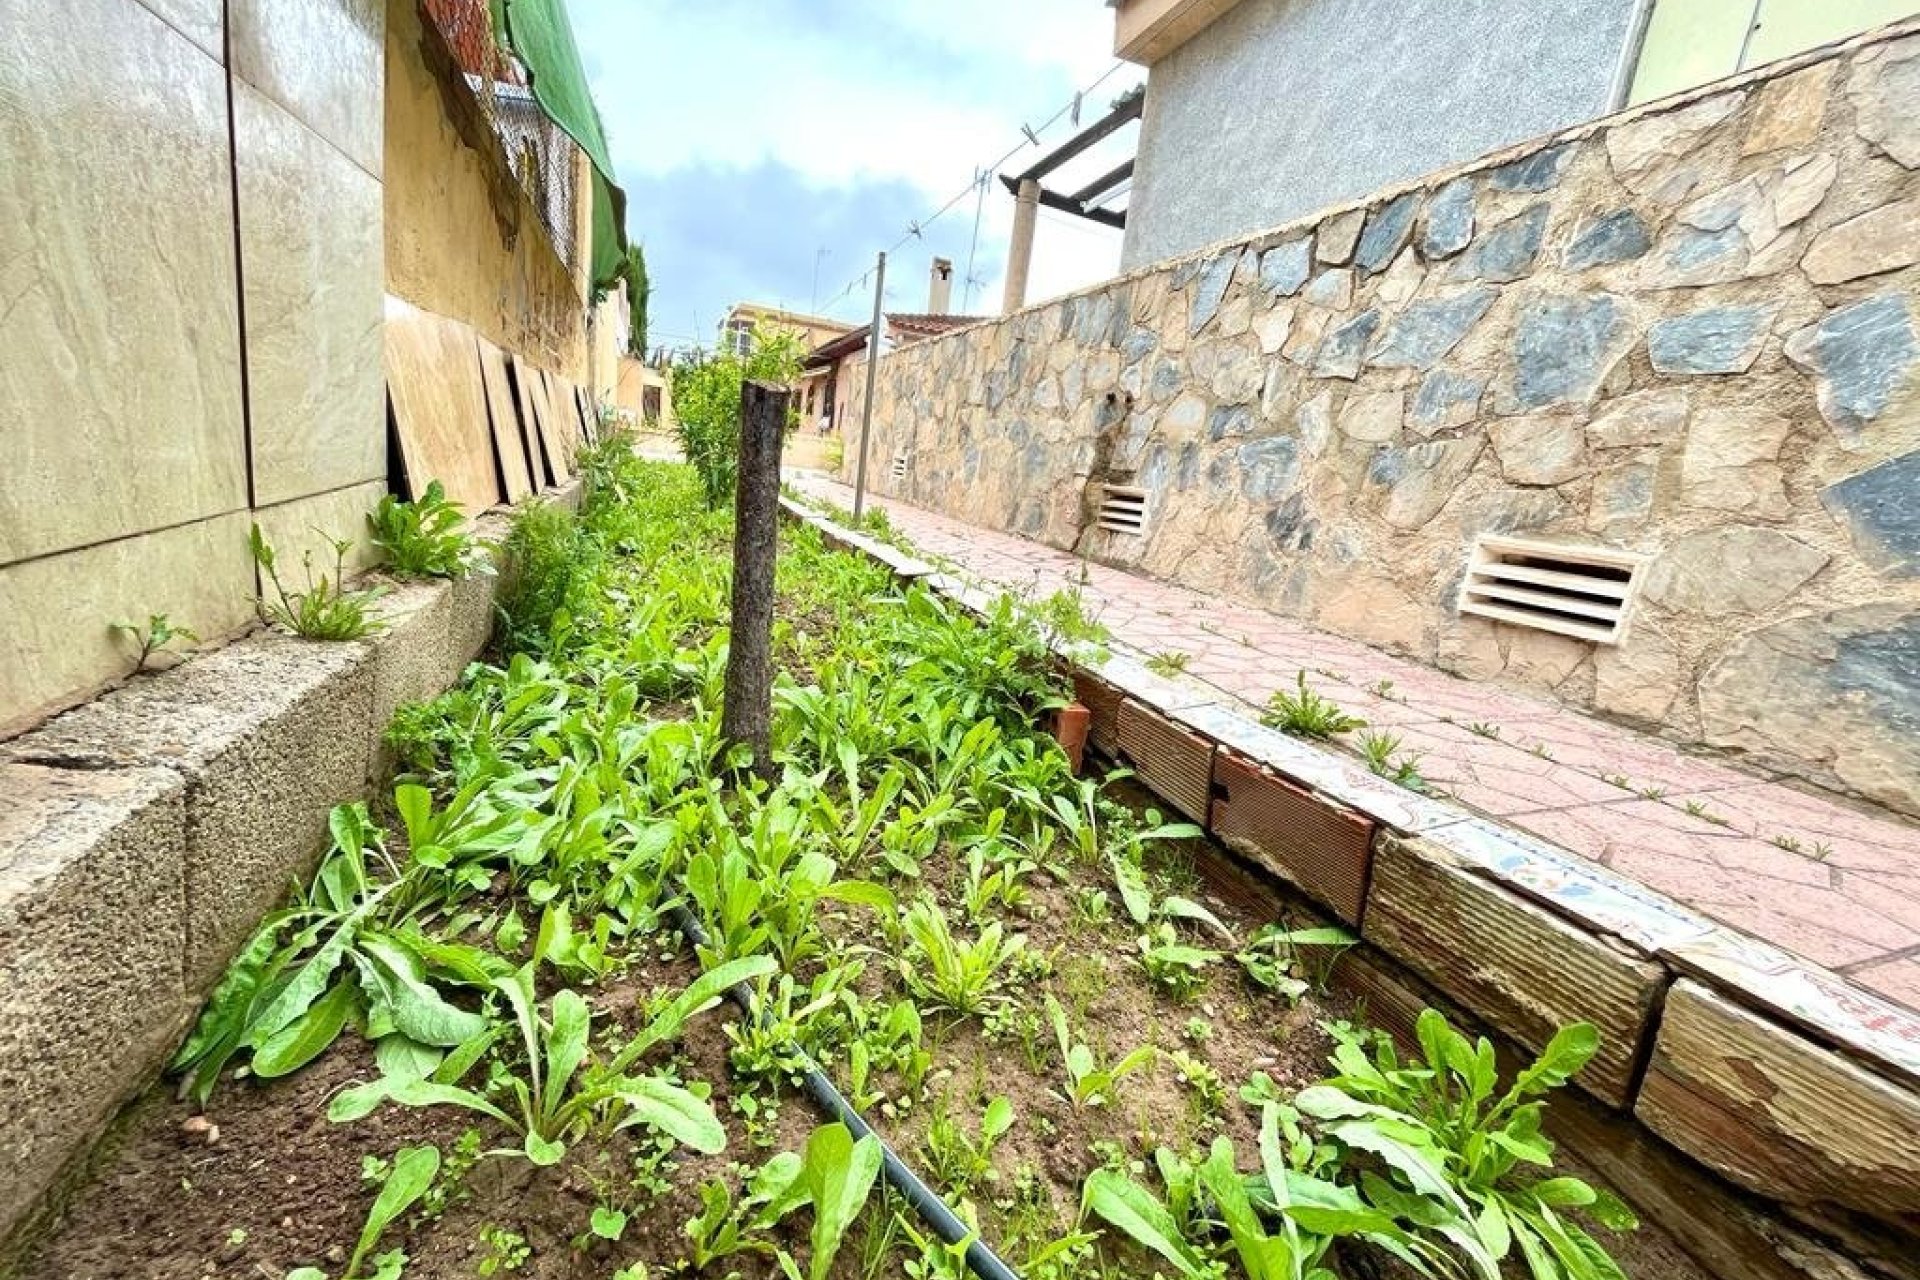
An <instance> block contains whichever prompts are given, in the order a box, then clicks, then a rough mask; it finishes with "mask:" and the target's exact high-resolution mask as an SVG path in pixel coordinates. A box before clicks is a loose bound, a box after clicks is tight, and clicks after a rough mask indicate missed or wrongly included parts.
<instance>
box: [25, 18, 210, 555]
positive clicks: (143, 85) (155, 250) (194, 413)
mask: <svg viewBox="0 0 1920 1280" xmlns="http://www.w3.org/2000/svg"><path fill="white" fill-rule="evenodd" d="M0 30H5V31H6V32H7V38H6V39H5V40H4V41H0V84H4V85H6V86H7V88H6V95H5V98H4V105H0V155H4V156H5V157H6V159H5V162H4V164H0V298H4V299H5V308H4V309H5V311H6V315H7V318H6V322H5V325H6V327H5V341H4V348H3V349H0V351H3V353H0V415H4V416H5V419H6V421H5V425H4V432H3V434H4V435H5V438H6V440H7V461H6V482H5V485H4V489H0V564H7V563H11V562H13V561H16V560H21V559H24V558H27V557H30V556H41V555H47V554H49V553H51V552H56V551H63V550H68V549H71V548H75V547H84V546H88V545H91V544H93V543H98V542H102V541H105V540H107V539H110V538H123V537H126V536H128V535H130V534H134V533H137V532H139V531H141V530H143V529H153V528H160V527H166V526H172V525H178V524H182V523H184V522H187V521H191V520H197V519H204V518H207V517H209V516H215V515H220V514H222V513H225V512H230V511H234V510H238V509H239V508H242V507H244V506H246V502H247V498H246V467H245V450H244V446H243V435H242V431H241V408H240V342H239V329H238V318H237V315H236V311H235V307H234V301H233V300H234V265H233V205H232V198H231V196H230V195H229V193H228V186H227V183H228V172H229V170H228V161H227V107H226V84H225V75H224V73H223V72H222V71H221V69H220V66H219V64H218V63H216V62H215V61H214V60H213V59H212V58H210V57H208V56H207V54H206V53H205V52H204V51H203V50H201V49H200V48H199V47H197V46H196V45H194V44H193V43H192V42H190V41H189V40H188V39H187V38H186V37H185V36H183V35H181V34H180V33H179V32H178V31H176V30H174V29H173V28H171V27H169V26H167V25H166V24H165V23H163V22H162V21H161V20H160V19H159V18H158V17H156V16H155V15H154V14H153V13H152V12H151V11H149V10H147V9H145V8H143V7H141V6H140V5H138V4H135V3H134V2H133V0H74V2H73V3H71V4H62V5H49V4H42V3H37V2H36V0H0ZM134 140H138V143H139V145H129V143H130V142H131V141H134Z"/></svg>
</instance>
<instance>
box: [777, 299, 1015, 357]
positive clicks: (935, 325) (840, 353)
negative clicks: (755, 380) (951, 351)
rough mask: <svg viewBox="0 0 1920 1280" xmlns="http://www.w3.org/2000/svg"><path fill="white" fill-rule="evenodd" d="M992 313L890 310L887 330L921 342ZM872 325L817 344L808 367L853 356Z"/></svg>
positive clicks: (903, 340)
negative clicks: (964, 314) (958, 314)
mask: <svg viewBox="0 0 1920 1280" xmlns="http://www.w3.org/2000/svg"><path fill="white" fill-rule="evenodd" d="M987 319H991V317H989V316H956V315H935V314H930V313H928V312H924V311H889V312H887V332H888V333H889V334H891V335H892V336H893V337H894V338H895V339H897V340H898V341H900V342H902V343H910V342H919V341H921V340H922V339H924V338H937V337H939V336H940V335H941V334H943V333H948V332H951V331H952V330H954V329H958V328H960V327H962V326H963V325H969V324H977V323H978V322H980V321H982V320H987ZM872 327H873V326H872V325H865V324H863V325H861V326H860V327H859V328H858V329H855V330H853V331H852V332H850V333H844V334H841V335H840V336H839V337H837V338H834V339H832V340H831V341H828V342H823V343H821V344H820V345H819V346H817V347H815V348H814V349H813V351H812V352H811V353H810V354H809V355H808V356H807V368H809V369H817V368H820V367H821V366H823V365H829V364H832V363H833V362H834V361H836V360H839V359H841V358H843V357H845V356H850V355H852V354H853V353H854V352H856V351H858V350H860V349H861V348H862V347H864V346H866V345H867V330H868V329H870V328H872Z"/></svg>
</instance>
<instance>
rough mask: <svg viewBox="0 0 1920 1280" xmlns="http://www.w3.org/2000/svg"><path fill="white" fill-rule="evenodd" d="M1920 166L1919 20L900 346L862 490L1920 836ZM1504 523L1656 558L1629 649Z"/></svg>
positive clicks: (890, 361) (884, 383)
mask: <svg viewBox="0 0 1920 1280" xmlns="http://www.w3.org/2000/svg"><path fill="white" fill-rule="evenodd" d="M1916 166H1920V34H1915V28H1914V27H1913V26H1912V25H1909V26H1907V27H1905V28H1902V29H1898V30H1895V31H1892V32H1882V33H1878V34H1877V35H1875V36H1872V37H1867V38H1863V39H1861V40H1858V41H1855V42H1852V43H1850V44H1848V45H1843V46H1840V47H1839V48H1837V49H1830V50H1826V51H1823V52H1821V53H1819V54H1816V55H1810V56H1808V57H1803V58H1800V59H1797V60H1792V61H1789V62H1784V63H1779V64H1775V65H1774V66H1771V67H1769V68H1767V69H1765V70H1764V71H1763V72H1760V73H1756V74H1754V75H1750V76H1746V77H1742V78H1739V79H1736V80H1732V81H1727V82H1723V83H1721V84H1719V85H1716V86H1712V87H1710V88H1708V89H1706V90H1702V91H1700V92H1698V93H1695V94H1693V95H1689V96H1687V97H1683V98H1678V99H1672V100H1668V101H1665V102H1662V103H1657V104H1653V105H1652V106H1650V107H1648V108H1643V109H1640V110H1637V111H1634V112H1631V113H1627V114H1624V115H1621V116H1617V117H1613V118H1610V119H1608V120H1604V121H1601V122H1598V123H1595V124H1591V125H1587V126H1583V127H1581V128H1579V129H1575V130H1572V131H1568V132H1565V133H1562V134H1560V135H1557V136H1555V137H1553V138H1549V139H1543V140H1539V141H1537V142H1535V143H1530V144H1527V145H1526V146H1524V147H1520V148H1515V149H1512V150H1509V151H1507V152H1504V153H1500V154H1497V155H1495V156H1491V157H1488V158H1486V159H1485V160H1484V161H1482V162H1480V163H1478V164H1476V165H1474V166H1471V167H1469V168H1467V169H1464V170H1460V171H1456V172H1453V173H1448V174H1442V175H1436V176H1434V177H1431V178H1429V179H1427V180H1424V181H1422V182H1420V183H1418V184H1415V185H1413V186H1410V187H1406V188H1402V189H1397V190H1392V191H1387V192H1382V193H1380V194H1379V195H1378V196H1377V197H1375V198H1373V199H1371V200H1370V201H1368V202H1367V203H1366V204H1364V205H1356V206H1352V207H1348V208H1342V209H1337V210H1334V211H1332V212H1330V213H1327V214H1325V215H1323V216H1320V217H1317V218H1315V219H1310V220H1307V221H1304V222H1301V223H1297V224H1294V225H1290V226H1287V227H1283V228H1280V229H1278V230H1275V231H1272V232H1268V233H1265V234H1262V235H1259V236H1257V237H1253V238H1250V239H1248V240H1245V241H1241V242H1238V243H1233V244H1228V245H1224V246H1217V247H1215V248H1213V249H1211V250H1209V251H1206V252H1203V253H1200V254H1198V255H1195V256H1192V257H1188V258H1185V259H1181V260H1177V261H1173V262H1169V263H1165V264H1161V265H1158V266H1155V267H1151V268H1147V269H1145V270H1142V271H1139V272H1136V273H1134V274H1132V275H1129V276H1125V277H1123V278H1121V279H1119V280H1116V281H1114V282H1112V283H1110V284H1108V285H1106V286H1104V287H1101V288H1098V289H1094V290H1091V291H1087V292H1084V293H1081V294H1077V295H1074V296H1072V297H1068V298H1065V299H1061V300H1058V301H1055V302H1052V303H1049V304H1046V305H1044V306H1039V307H1034V308H1030V309H1028V310H1026V311H1022V312H1019V313H1016V314H1015V315H1013V316H1010V317H1007V318H1005V319H1003V320H1000V321H996V322H991V323H987V324H983V325H978V326H974V327H972V328H968V329H964V330H960V331H957V332H955V333H953V334H951V335H948V336H946V337H944V338H939V339H934V340H931V341H928V342H924V343H921V344H917V345H915V346H913V347H910V348H907V349H905V350H903V351H900V352H897V353H894V354H892V355H889V356H888V357H886V360H885V363H884V364H883V366H882V373H881V377H880V390H879V392H878V395H879V396H880V397H881V400H880V403H879V404H878V405H877V406H876V408H877V412H876V414H875V417H874V440H873V446H872V447H873V459H874V462H873V465H872V466H871V467H870V468H869V480H870V482H871V483H872V484H873V485H874V487H875V488H876V489H877V490H878V491H880V492H883V493H890V494H895V495H897V496H900V497H902V498H905V499H907V500H909V501H913V502H917V503H919V504H922V505H925V506H929V507H933V508H936V509H939V510H943V511H947V512H949V513H951V514H954V515H956V516H959V517H962V518H965V519H968V520H972V521H974V522H977V523H981V524H986V525H990V526H994V527H1000V528H1007V529H1011V530H1014V531H1016V532H1019V533H1022V534H1025V535H1028V536H1031V537H1034V538H1038V539H1040V540H1042V541H1045V542H1047V543H1050V544H1052V545H1055V546H1060V547H1065V548H1072V549H1078V550H1080V551H1082V552H1084V553H1085V554H1087V555H1089V556H1091V557H1094V558H1097V559H1099V560H1102V561H1106V562H1109V563H1113V564H1117V565H1121V566H1124V567H1129V568H1137V569H1140V570H1143V571H1145V572H1148V573H1151V574H1155V575H1158V576H1161V577H1165V578H1169V579H1173V580H1176V581H1179V582H1182V583H1185V584H1187V585H1190V586H1194V587H1199V588H1202V589H1205V590H1210V591H1215V592H1218V593H1220V594H1222V595H1226V596H1231V597H1234V598H1240V599H1246V600H1250V601H1254V602H1257V603H1259V604H1261V605H1264V606H1266V607H1269V608H1274V609H1278V610H1280V611H1283V612H1285V613H1287V614H1289V615H1292V616H1297V617H1300V618H1302V619H1305V620H1308V621H1310V622H1313V623H1315V624H1317V625H1319V626H1323V627H1326V628H1328V629H1329V630H1332V631H1336V632H1340V633H1342V634H1345V635H1349V636H1352V637H1355V638H1357V639H1361V640H1364V641H1367V642H1369V643H1374V644H1379V645H1382V646H1385V647H1388V648H1391V649H1394V650H1396V651H1400V652H1406V653H1411V654H1413V655H1415V656H1417V657H1420V658H1422V659H1424V660H1427V661H1430V662H1433V663H1434V664H1436V665H1438V666H1440V667H1442V668H1445V669H1447V670H1450V671H1453V672H1456V673H1458V674H1460V675H1463V676H1467V677H1470V678H1474V679H1480V680H1489V681H1497V682H1500V683H1505V684H1511V685H1515V686H1520V687H1525V688H1529V689H1533V690H1539V691H1546V692H1549V693H1551V694H1552V695H1553V696H1555V697H1556V698H1558V699H1559V700H1561V701H1562V702H1564V703H1566V704H1567V705H1569V706H1572V707H1575V708H1579V709H1582V710H1590V711H1594V712H1598V713H1600V714H1603V715H1607V716H1610V717H1615V718H1618V719H1621V720H1625V721H1628V722H1631V723H1633V724H1636V725H1639V726H1641V727H1644V728H1647V729H1649V730H1652V731H1655V732H1658V733H1661V734H1663V735H1665V736H1667V737H1670V738H1673V739H1675V740H1677V741H1681V742H1685V743H1694V744H1702V745H1705V746H1709V747H1713V748H1718V749H1721V750H1724V751H1727V752H1730V753H1735V754H1741V755H1744V756H1745V757H1746V758H1748V759H1749V760H1751V761H1752V762H1754V763H1756V764H1759V765H1762V766H1766V767H1772V768H1777V769H1780V770H1783V771H1786V772H1788V773H1791V774H1796V775H1799V776H1801V777H1804V778H1807V779H1809V780H1811V781H1813V782H1815V783H1818V784H1821V785H1824V786H1828V787H1833V788H1837V789H1840V790H1843V791H1849V792H1854V793H1857V794H1860V795H1864V796H1867V797H1870V798H1872V799H1874V800H1876V801H1878V802H1880V803H1883V804H1887V805H1891V806H1893V807H1896V808H1899V809H1902V810H1904V811H1906V812H1911V813H1920V501H1917V500H1916V499H1915V496H1914V495H1915V493H1916V491H1920V297H1916V294H1917V293H1920V267H1917V266H1916V265H1915V264H1916V262H1917V261H1920V177H1916V174H1915V168H1916ZM856 394H858V389H857V388H856ZM896 455H904V456H905V462H906V466H905V474H904V479H899V480H896V479H894V478H893V474H892V473H893V467H892V465H891V464H892V463H893V461H894V459H895V457H896ZM849 465H850V464H849ZM1102 483H1116V484H1135V485H1139V486H1141V487H1143V488H1145V489H1146V490H1147V492H1148V495H1149V496H1148V503H1147V505H1148V521H1147V528H1146V531H1145V534H1144V536H1132V535H1120V534H1114V533H1109V532H1106V531H1103V530H1100V529H1098V528H1096V527H1094V525H1093V521H1092V519H1091V515H1092V512H1093V508H1094V504H1095V503H1096V502H1097V499H1098V496H1099V492H1100V491H1099V486H1100V485H1101V484H1102ZM1488 532H1503V533H1510V534H1525V535H1527V536H1532V537H1540V538H1545V539H1549V540H1558V541H1564V542H1568V543H1573V544H1579V545H1599V546H1605V547H1612V548H1621V549H1626V550H1630V551H1633V552H1638V553H1642V554H1644V555H1646V556H1649V557H1651V563H1650V564H1649V565H1648V567H1647V569H1646V571H1645V573H1644V585H1643V588H1642V590H1641V591H1640V592H1639V596H1638V601H1637V603H1636V605H1635V606H1634V609H1633V613H1632V615H1631V617H1630V620H1629V625H1628V628H1627V631H1626V633H1625V636H1624V639H1623V642H1622V643H1620V644H1618V645H1615V646H1598V645H1593V644H1589V643H1585V642H1579V641H1574V640H1570V639H1566V638H1563V637H1560V636H1556V635H1551V634H1547V633H1545V632H1540V631H1536V630H1531V629H1522V628H1515V627H1510V626H1506V625H1502V624H1496V623H1492V622H1488V621H1485V620H1482V619H1478V618H1473V617H1467V616H1462V615H1461V614H1459V613H1458V611H1457V609H1456V607H1455V604H1456V597H1457V595H1458V591H1459V586H1460V582H1461V578H1462V575H1463V572H1464V568H1465V565H1466V561H1467V555H1468V550H1469V546H1470V544H1471V543H1472V541H1473V539H1474V537H1475V536H1476V535H1478V534H1481V533H1488Z"/></svg>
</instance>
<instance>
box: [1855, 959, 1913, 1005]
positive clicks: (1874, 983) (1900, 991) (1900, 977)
mask: <svg viewBox="0 0 1920 1280" xmlns="http://www.w3.org/2000/svg"><path fill="white" fill-rule="evenodd" d="M1847 976H1848V977H1849V978H1852V979H1853V980H1854V981H1855V982H1857V983H1859V984H1860V985H1861V986H1863V987H1866V988H1867V989H1868V990H1870V991H1878V992H1879V993H1880V994H1881V995H1883V996H1885V997H1887V999H1889V1000H1892V1001H1893V1002H1894V1003H1896V1004H1900V1005H1904V1006H1906V1007H1907V1008H1909V1009H1915V1010H1920V957H1916V956H1908V957H1906V958H1905V959H1902V960H1888V961H1884V962H1882V963H1880V964H1870V965H1862V966H1861V967H1859V968H1857V969H1853V970H1851V971H1850V972H1849V973H1848V974H1847Z"/></svg>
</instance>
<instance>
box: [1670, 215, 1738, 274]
mask: <svg viewBox="0 0 1920 1280" xmlns="http://www.w3.org/2000/svg"><path fill="white" fill-rule="evenodd" d="M1666 244H1667V252H1666V256H1665V258H1663V259H1662V265H1663V266H1664V267H1665V268H1666V269H1667V270H1668V271H1669V272H1670V273H1671V275H1670V276H1669V277H1668V278H1666V279H1664V280H1659V281H1656V282H1655V283H1657V284H1668V285H1683V284H1700V283H1704V282H1708V281H1712V280H1716V279H1719V278H1722V277H1725V278H1728V279H1731V278H1732V277H1733V276H1734V275H1736V274H1738V272H1739V270H1740V268H1741V267H1742V266H1744V265H1745V262H1746V256H1747V237H1746V234H1745V233H1744V232H1742V231H1741V230H1740V228H1739V227H1728V228H1726V229H1725V230H1723V231H1699V230H1696V229H1695V228H1693V227H1680V228H1678V229H1677V230H1675V231H1674V233H1673V234H1672V235H1670V236H1669V237H1667V241H1666Z"/></svg>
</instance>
